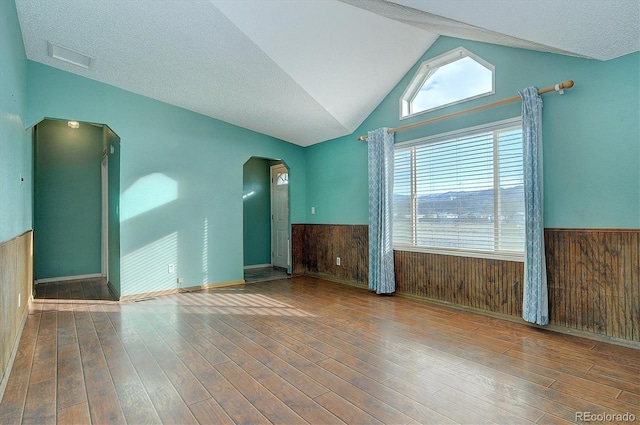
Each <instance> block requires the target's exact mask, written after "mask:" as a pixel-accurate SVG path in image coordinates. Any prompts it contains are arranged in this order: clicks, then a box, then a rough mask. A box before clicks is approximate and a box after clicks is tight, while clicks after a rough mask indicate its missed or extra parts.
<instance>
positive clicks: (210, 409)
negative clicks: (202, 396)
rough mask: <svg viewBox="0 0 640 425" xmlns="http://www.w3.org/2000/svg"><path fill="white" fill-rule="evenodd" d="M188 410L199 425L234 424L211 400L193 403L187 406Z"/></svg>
mask: <svg viewBox="0 0 640 425" xmlns="http://www.w3.org/2000/svg"><path fill="white" fill-rule="evenodd" d="M189 409H190V410H191V413H193V416H194V417H195V418H196V420H197V421H198V422H199V423H201V424H206V423H212V424H219V425H232V424H234V423H235V422H233V420H232V419H231V418H230V417H229V415H227V412H225V411H224V409H223V408H222V407H221V406H220V405H219V404H218V403H217V402H216V401H215V400H214V399H213V398H208V399H206V400H202V401H200V402H198V403H194V404H192V405H191V406H189Z"/></svg>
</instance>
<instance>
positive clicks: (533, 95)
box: [519, 87, 549, 325]
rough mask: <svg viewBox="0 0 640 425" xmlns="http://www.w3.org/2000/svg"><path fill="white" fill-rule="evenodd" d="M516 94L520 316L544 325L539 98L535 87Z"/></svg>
mask: <svg viewBox="0 0 640 425" xmlns="http://www.w3.org/2000/svg"><path fill="white" fill-rule="evenodd" d="M519 93H520V97H522V133H523V134H522V136H523V137H522V141H523V149H524V151H523V158H524V161H523V164H524V169H523V171H524V206H525V234H526V237H525V260H524V298H523V302H522V317H523V319H524V320H526V321H528V322H531V323H536V324H538V325H546V324H548V323H549V302H548V296H547V267H546V262H545V258H544V224H543V222H542V218H543V212H544V209H543V202H542V201H543V199H542V198H543V184H542V98H540V95H539V94H538V89H537V88H536V87H528V88H526V89H524V90H522V91H521V92H519Z"/></svg>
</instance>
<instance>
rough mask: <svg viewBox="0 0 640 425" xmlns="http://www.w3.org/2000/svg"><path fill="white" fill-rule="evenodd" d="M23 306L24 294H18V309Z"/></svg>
mask: <svg viewBox="0 0 640 425" xmlns="http://www.w3.org/2000/svg"><path fill="white" fill-rule="evenodd" d="M21 306H22V294H18V308H20V307H21Z"/></svg>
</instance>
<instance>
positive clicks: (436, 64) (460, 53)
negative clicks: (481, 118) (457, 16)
mask: <svg viewBox="0 0 640 425" xmlns="http://www.w3.org/2000/svg"><path fill="white" fill-rule="evenodd" d="M465 57H469V58H471V59H473V60H474V61H476V62H478V63H479V64H481V65H482V66H484V67H485V68H487V69H489V70H490V71H491V91H489V92H486V93H481V94H478V95H475V96H471V97H466V98H464V99H460V100H457V101H455V102H451V103H446V104H444V105H440V106H436V107H435V108H429V109H425V110H424V111H419V112H415V113H414V112H412V111H411V104H412V103H413V100H414V99H415V97H416V96H417V94H418V92H419V91H420V89H421V88H422V86H424V83H425V82H426V81H427V79H428V78H429V77H430V76H431V74H432V73H433V72H435V70H437V69H438V68H440V67H442V66H445V65H448V64H450V63H453V62H455V61H457V60H460V59H462V58H465ZM495 71H496V68H495V66H493V65H492V64H490V63H489V62H487V61H486V60H484V59H482V58H481V57H480V56H478V55H476V54H474V53H472V52H470V51H469V50H467V49H465V48H464V47H458V48H456V49H453V50H450V51H448V52H446V53H443V54H441V55H439V56H436V57H435V58H432V59H429V60H427V61H424V62H422V65H420V68H418V72H416V75H415V76H414V77H413V78H412V79H411V82H409V85H408V86H407V88H406V89H405V91H404V93H402V96H401V97H400V108H399V116H400V120H404V119H407V118H411V117H415V116H418V115H422V114H425V113H427V112H432V111H437V110H438V109H442V108H448V107H449V106H453V105H457V104H460V103H463V102H468V101H470V100H473V99H479V98H481V97H485V96H490V95H492V94H494V93H495V90H496V72H495Z"/></svg>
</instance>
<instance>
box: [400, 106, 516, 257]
mask: <svg viewBox="0 0 640 425" xmlns="http://www.w3.org/2000/svg"><path fill="white" fill-rule="evenodd" d="M515 126H522V118H521V117H515V118H511V119H507V120H503V121H497V122H492V123H490V124H484V125H479V126H475V127H470V128H466V129H463V130H455V131H451V132H447V133H442V134H438V135H434V136H430V137H425V138H421V139H415V140H410V141H407V142H402V143H396V145H395V147H394V152H395V151H396V150H405V149H407V148H412V147H418V146H425V145H428V144H431V143H436V142H441V141H445V140H454V139H459V138H463V137H466V136H471V135H473V134H475V133H482V132H487V131H495V130H499V129H500V128H504V129H506V128H509V127H515ZM494 155H495V153H494ZM495 170H496V166H495V163H494V173H495ZM411 174H412V177H411V191H412V194H411V210H412V216H413V217H412V229H411V230H412V233H413V239H414V241H413V242H412V243H411V244H400V243H396V241H395V240H394V241H393V249H394V250H397V251H410V252H425V253H431V254H441V255H454V256H459V257H474V258H487V259H494V260H507V261H517V262H524V244H523V250H522V251H506V250H502V251H495V250H494V251H483V250H473V249H465V248H442V247H432V246H420V245H417V244H416V242H415V238H416V229H415V225H416V221H415V219H416V217H417V197H416V181H415V170H413V169H412V172H411ZM494 185H495V182H494ZM494 187H495V186H494ZM495 193H496V191H495V190H494V202H495V200H496V198H495ZM523 202H524V200H523ZM494 229H495V227H494Z"/></svg>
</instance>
